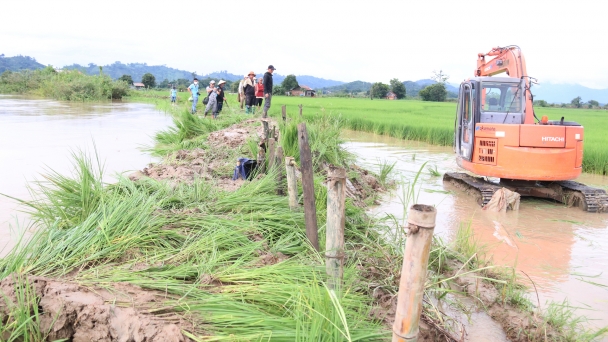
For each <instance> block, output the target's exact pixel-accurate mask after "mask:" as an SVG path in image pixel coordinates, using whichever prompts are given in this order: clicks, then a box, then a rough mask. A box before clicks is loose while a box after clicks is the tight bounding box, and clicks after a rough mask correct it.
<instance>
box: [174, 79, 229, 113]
mask: <svg viewBox="0 0 608 342" xmlns="http://www.w3.org/2000/svg"><path fill="white" fill-rule="evenodd" d="M225 84H226V81H224V80H221V81H219V82H218V84H217V87H216V86H215V81H214V80H212V81H211V82H209V86H208V87H207V88H206V89H205V91H206V92H207V97H206V98H207V106H206V107H205V115H204V116H205V117H207V113H211V114H212V116H213V118H214V119H215V118H217V116H218V115H219V114H220V112H221V111H222V107H223V106H224V102H226V103H228V100H227V99H226V97H225V96H224V85H225ZM188 92H189V93H190V94H191V97H192V111H191V113H192V114H196V105H197V103H198V97H199V95H200V92H199V85H198V79H197V78H194V80H193V82H192V84H191V85H190V86H189V87H188ZM171 102H174V101H173V92H171Z"/></svg>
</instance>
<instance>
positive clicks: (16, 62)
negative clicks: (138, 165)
mask: <svg viewBox="0 0 608 342" xmlns="http://www.w3.org/2000/svg"><path fill="white" fill-rule="evenodd" d="M44 67H45V65H44V64H41V63H39V62H37V61H36V59H35V58H32V57H29V56H14V57H6V56H4V55H3V54H1V55H0V73H3V72H5V71H7V70H10V71H19V70H23V69H41V68H44ZM64 68H65V69H78V70H81V71H83V72H85V73H88V74H92V75H96V74H98V73H99V66H98V65H97V64H94V63H89V64H88V65H86V66H83V65H79V64H72V65H68V66H65V67H64ZM102 68H103V73H104V74H106V75H109V76H110V77H112V78H113V79H117V78H119V77H120V76H122V75H131V77H132V78H133V80H134V81H135V82H139V81H140V80H141V77H142V76H143V75H144V74H145V73H148V72H149V73H151V74H152V75H154V77H155V78H156V82H157V83H161V82H162V81H163V80H165V79H166V80H168V81H173V80H178V79H187V80H191V79H192V74H193V71H186V70H180V69H176V68H171V67H168V66H166V65H148V64H146V63H128V64H124V63H121V62H114V63H113V64H109V65H104V66H102ZM262 75H263V72H261V73H260V74H258V77H261V76H262ZM196 77H198V78H200V79H205V78H212V79H215V80H220V79H224V80H226V81H238V80H240V79H241V78H242V77H243V76H242V75H236V74H232V73H229V72H227V71H226V70H223V71H217V72H212V73H210V74H207V75H201V74H197V75H196ZM296 77H297V79H298V83H300V84H302V85H307V86H309V87H311V88H313V89H318V90H319V89H323V90H326V91H330V92H343V91H347V92H366V91H368V90H369V89H370V88H371V86H372V84H373V83H372V82H365V81H354V82H348V83H344V82H341V81H335V80H328V79H324V78H320V77H315V76H308V75H300V76H296ZM284 79H285V76H283V75H280V74H274V83H275V84H280V83H281V82H283V80H284ZM433 83H435V81H433V80H430V79H422V80H418V81H405V82H403V84H404V85H405V89H406V91H407V95H408V96H414V97H415V96H417V95H418V92H419V91H420V90H422V89H424V87H426V86H428V85H431V84H433ZM446 89H447V91H448V97H457V96H458V86H457V85H453V84H449V83H447V84H446ZM532 93H533V94H534V99H535V100H545V101H547V102H549V103H570V101H571V100H572V99H573V98H575V97H577V96H580V97H581V98H582V99H583V101H584V102H587V101H589V100H596V101H598V102H599V103H601V104H605V103H608V89H592V88H587V87H585V86H582V85H578V84H552V83H543V84H540V85H534V86H533V87H532Z"/></svg>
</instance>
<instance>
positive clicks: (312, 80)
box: [273, 74, 344, 89]
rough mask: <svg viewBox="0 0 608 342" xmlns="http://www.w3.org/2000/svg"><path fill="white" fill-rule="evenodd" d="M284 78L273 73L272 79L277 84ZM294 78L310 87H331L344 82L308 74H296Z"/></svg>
mask: <svg viewBox="0 0 608 342" xmlns="http://www.w3.org/2000/svg"><path fill="white" fill-rule="evenodd" d="M284 79H285V76H282V75H278V74H277V75H273V80H274V82H276V83H277V84H278V83H280V82H283V80H284ZM296 79H297V80H298V84H300V85H307V86H309V87H311V88H312V89H321V88H324V87H332V86H337V85H340V84H344V82H341V81H334V80H326V79H324V78H319V77H315V76H308V75H300V76H296Z"/></svg>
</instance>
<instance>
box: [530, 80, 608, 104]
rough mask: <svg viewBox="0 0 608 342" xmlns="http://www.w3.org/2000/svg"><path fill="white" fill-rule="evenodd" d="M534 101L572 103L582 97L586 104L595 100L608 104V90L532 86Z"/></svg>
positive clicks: (579, 86)
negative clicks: (576, 98)
mask: <svg viewBox="0 0 608 342" xmlns="http://www.w3.org/2000/svg"><path fill="white" fill-rule="evenodd" d="M532 94H534V100H545V101H547V102H549V103H570V101H572V99H574V98H575V97H577V96H580V97H581V98H582V100H583V101H584V102H587V101H589V100H595V101H598V102H599V103H603V104H604V103H608V89H592V88H587V87H585V86H582V85H580V84H552V83H542V84H535V85H533V86H532Z"/></svg>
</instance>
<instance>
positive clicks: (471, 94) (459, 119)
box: [454, 77, 525, 161]
mask: <svg viewBox="0 0 608 342" xmlns="http://www.w3.org/2000/svg"><path fill="white" fill-rule="evenodd" d="M524 87H525V84H524V82H523V81H522V80H518V79H513V78H511V77H475V78H473V79H470V80H467V81H465V82H463V83H462V84H461V85H460V90H459V94H458V106H457V109H456V122H455V127H454V132H455V133H456V134H455V136H454V150H455V152H456V153H457V154H458V155H459V156H461V157H462V158H464V159H465V160H467V161H471V158H472V155H473V147H474V137H475V130H476V125H477V123H488V124H513V125H521V124H522V123H524V118H525V102H524V96H523V94H524V89H525V88H524Z"/></svg>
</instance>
